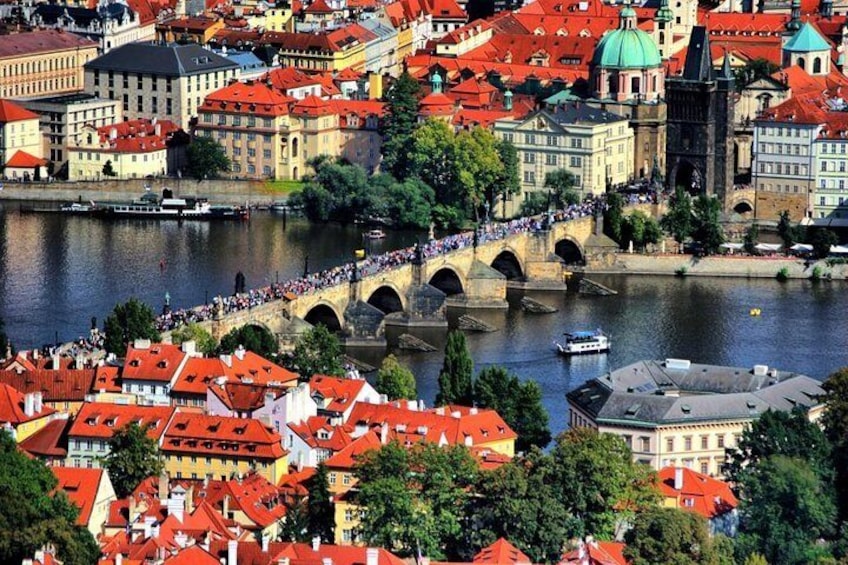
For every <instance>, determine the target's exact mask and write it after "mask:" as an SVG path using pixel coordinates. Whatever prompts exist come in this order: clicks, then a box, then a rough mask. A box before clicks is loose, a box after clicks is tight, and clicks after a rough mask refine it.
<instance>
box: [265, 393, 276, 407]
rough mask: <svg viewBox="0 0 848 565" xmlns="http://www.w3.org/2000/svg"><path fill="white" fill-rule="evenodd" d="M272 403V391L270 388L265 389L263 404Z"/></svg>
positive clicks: (269, 404)
mask: <svg viewBox="0 0 848 565" xmlns="http://www.w3.org/2000/svg"><path fill="white" fill-rule="evenodd" d="M272 404H274V392H273V391H270V390H266V391H265V406H271V405H272Z"/></svg>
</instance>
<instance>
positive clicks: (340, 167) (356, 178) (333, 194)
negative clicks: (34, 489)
mask: <svg viewBox="0 0 848 565" xmlns="http://www.w3.org/2000/svg"><path fill="white" fill-rule="evenodd" d="M309 164H310V166H312V168H313V170H314V171H315V173H314V174H313V175H311V176H310V177H308V181H307V183H306V186H305V187H304V188H303V190H302V191H300V192H299V193H297V197H296V199H295V203H296V204H298V205H301V206H302V207H303V213H304V214H305V215H306V217H307V218H309V219H310V220H311V221H313V222H329V221H333V222H340V223H343V224H347V223H352V222H354V221H355V220H357V219H363V218H367V217H369V216H381V215H385V214H384V213H383V212H384V210H382V209H381V207H382V206H383V204H384V203H383V201H382V200H381V199H380V198H379V196H378V194H377V193H376V192H375V191H373V190H372V189H371V185H370V184H369V180H368V174H367V173H366V172H365V169H363V168H362V167H360V166H359V165H353V164H350V163H347V162H345V161H342V160H339V159H331V158H329V157H326V156H320V157H317V158H314V159H311V160H310V161H309Z"/></svg>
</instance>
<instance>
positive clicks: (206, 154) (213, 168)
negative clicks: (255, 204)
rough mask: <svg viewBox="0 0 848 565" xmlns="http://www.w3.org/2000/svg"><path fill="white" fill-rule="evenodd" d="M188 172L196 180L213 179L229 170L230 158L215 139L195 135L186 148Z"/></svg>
mask: <svg viewBox="0 0 848 565" xmlns="http://www.w3.org/2000/svg"><path fill="white" fill-rule="evenodd" d="M186 161H187V171H188V174H189V175H191V176H192V177H194V178H196V179H197V180H203V179H214V178H217V177H218V176H219V175H220V174H221V173H224V172H227V171H229V170H230V159H229V158H228V157H227V153H226V152H225V151H224V148H223V147H221V144H219V143H218V142H217V141H215V140H214V139H212V138H211V137H207V136H199V137H195V138H194V139H193V140H192V142H191V144H190V145H189V146H188V149H186Z"/></svg>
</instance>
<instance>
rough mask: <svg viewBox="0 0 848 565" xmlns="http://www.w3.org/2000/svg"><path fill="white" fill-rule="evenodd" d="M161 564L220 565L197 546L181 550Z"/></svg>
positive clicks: (209, 554)
mask: <svg viewBox="0 0 848 565" xmlns="http://www.w3.org/2000/svg"><path fill="white" fill-rule="evenodd" d="M162 563H163V565H221V562H220V561H218V560H217V559H216V558H215V557H214V556H213V555H212V554H211V553H209V552H208V551H206V550H205V549H203V548H202V547H200V546H199V545H193V546H191V547H189V548H187V549H182V550H180V551H179V553H177V554H176V555H174V556H173V557H168V558H167V559H165V560H164V561H163V562H162Z"/></svg>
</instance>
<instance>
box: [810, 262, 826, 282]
mask: <svg viewBox="0 0 848 565" xmlns="http://www.w3.org/2000/svg"><path fill="white" fill-rule="evenodd" d="M823 274H824V273H823V269H822V268H821V266H820V265H816V266H815V267H813V272H812V273H811V274H810V280H811V281H820V280H821V279H822V275H823Z"/></svg>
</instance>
